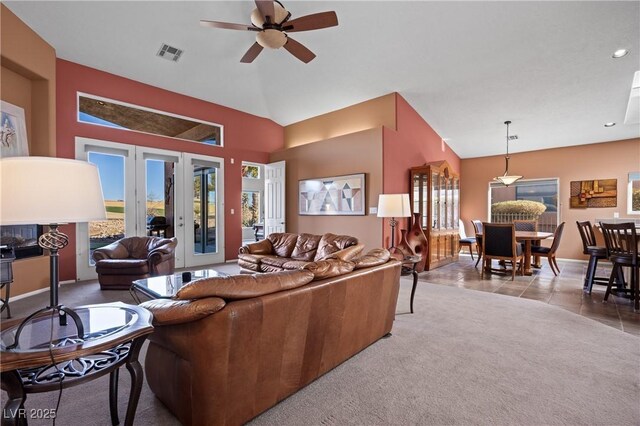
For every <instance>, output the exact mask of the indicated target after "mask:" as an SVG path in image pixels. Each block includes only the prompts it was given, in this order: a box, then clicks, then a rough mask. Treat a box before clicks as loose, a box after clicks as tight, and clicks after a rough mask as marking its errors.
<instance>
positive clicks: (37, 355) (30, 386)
mask: <svg viewBox="0 0 640 426" xmlns="http://www.w3.org/2000/svg"><path fill="white" fill-rule="evenodd" d="M74 311H75V312H76V314H78V316H79V317H80V319H81V321H82V325H83V326H84V330H85V338H83V339H81V338H78V335H77V330H76V328H75V326H74V325H73V324H72V323H70V324H69V325H67V326H60V325H59V322H58V321H57V315H52V314H51V313H50V312H47V313H45V314H44V315H39V316H37V317H35V318H33V319H32V321H31V322H30V323H28V324H27V325H26V326H25V327H24V328H23V329H22V332H21V334H20V338H19V341H18V345H17V347H15V348H14V349H7V347H9V346H11V345H12V344H13V343H14V340H15V334H16V329H17V328H18V324H19V321H12V322H11V323H9V324H7V323H6V322H5V323H4V324H3V329H2V331H1V332H0V351H1V353H0V355H1V356H2V364H1V365H0V382H1V385H2V389H3V390H5V391H6V392H7V394H8V400H7V402H6V404H5V406H4V410H3V416H2V425H26V424H27V417H28V414H29V413H27V412H26V411H25V409H24V403H25V401H26V399H27V394H30V393H40V392H49V391H55V390H58V389H60V386H62V388H63V389H64V388H68V387H71V386H75V385H78V384H81V383H84V382H88V381H91V380H94V379H96V378H98V377H101V376H104V375H105V374H107V373H109V374H110V380H109V408H110V415H111V422H112V424H113V425H117V424H118V423H119V419H118V409H117V395H118V371H119V369H120V367H121V366H123V365H124V366H125V367H126V368H127V370H128V371H129V374H130V375H131V390H130V394H129V403H128V407H127V413H126V418H125V425H127V426H129V425H133V419H134V417H135V412H136V408H137V406H138V399H139V398H140V392H141V391H142V384H143V377H144V373H143V371H142V367H141V365H140V362H139V361H138V355H139V353H140V348H141V347H142V344H143V343H144V340H145V339H146V338H147V336H148V335H149V334H150V333H151V332H152V331H153V326H152V325H151V319H152V316H151V313H150V312H149V311H147V310H146V309H143V308H140V307H138V306H131V305H125V304H124V303H121V302H117V303H108V304H101V305H88V306H81V307H78V308H75V309H74ZM52 331H53V340H52V343H53V347H52V348H51V349H50V339H51V333H52ZM52 359H53V362H52ZM60 377H62V378H63V379H62V383H61V382H60ZM35 411H38V412H39V413H40V412H42V413H43V414H44V415H45V416H47V417H48V418H54V417H55V416H56V415H57V413H56V412H55V409H54V408H53V407H52V408H51V409H48V410H46V409H45V410H35Z"/></svg>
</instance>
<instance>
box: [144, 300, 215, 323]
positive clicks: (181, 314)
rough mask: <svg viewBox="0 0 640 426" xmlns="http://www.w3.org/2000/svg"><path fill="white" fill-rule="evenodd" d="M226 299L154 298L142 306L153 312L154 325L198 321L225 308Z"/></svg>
mask: <svg viewBox="0 0 640 426" xmlns="http://www.w3.org/2000/svg"><path fill="white" fill-rule="evenodd" d="M225 304H226V303H225V301H224V300H222V299H220V298H219V297H207V298H204V299H198V300H169V299H154V300H148V301H146V302H144V303H142V304H141V305H140V306H141V307H143V308H145V309H148V310H149V311H151V313H152V314H153V325H155V326H163V325H172V324H182V323H185V322H191V321H197V320H199V319H200V318H204V317H206V316H209V315H211V314H214V313H216V312H218V311H219V310H221V309H222V308H224V305H225Z"/></svg>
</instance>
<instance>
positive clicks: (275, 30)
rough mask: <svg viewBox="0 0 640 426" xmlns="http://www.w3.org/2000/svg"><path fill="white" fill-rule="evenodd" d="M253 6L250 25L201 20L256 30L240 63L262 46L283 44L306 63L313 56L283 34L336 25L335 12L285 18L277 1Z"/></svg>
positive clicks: (205, 24) (217, 25)
mask: <svg viewBox="0 0 640 426" xmlns="http://www.w3.org/2000/svg"><path fill="white" fill-rule="evenodd" d="M255 2H256V6H257V9H254V11H253V12H251V24H250V25H244V24H231V23H228V22H217V21H206V20H201V21H200V25H202V26H203V27H213V28H224V29H227V30H241V31H256V32H257V33H258V34H257V35H256V42H255V43H254V44H253V45H252V46H251V47H250V48H249V50H247V53H245V54H244V56H243V57H242V59H240V62H244V63H251V62H253V60H254V59H256V57H257V56H258V55H259V54H260V52H262V49H263V48H265V47H267V48H269V49H279V48H281V47H284V48H285V49H287V50H288V51H289V53H291V54H292V55H293V56H295V57H296V58H298V59H300V60H301V61H302V62H304V63H309V62H311V60H313V58H315V57H316V55H315V54H314V53H313V52H312V51H310V50H309V49H307V48H306V47H304V46H303V45H302V44H300V43H298V42H297V41H295V40H294V39H292V38H291V37H289V35H288V34H287V33H293V32H296V31H310V30H319V29H321V28H328V27H334V26H336V25H338V16H337V15H336V12H333V11H332V12H321V13H314V14H311V15H306V16H302V17H300V18H297V19H293V20H289V18H291V12H289V11H288V10H286V9H285V8H284V6H283V5H282V3H280V2H279V1H278V0H255Z"/></svg>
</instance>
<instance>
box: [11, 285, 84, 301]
mask: <svg viewBox="0 0 640 426" xmlns="http://www.w3.org/2000/svg"><path fill="white" fill-rule="evenodd" d="M73 283H75V280H68V281H60V285H66V284H73ZM46 291H49V287H43V288H39V289H37V290H33V291H30V292H28V293H23V294H18V295H17V296H13V295H12V296H11V299H10V300H9V303H11V302H13V301H16V300H20V299H24V298H27V297H30V296H35V295H36V294H40V293H44V292H46Z"/></svg>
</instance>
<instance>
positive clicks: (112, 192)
mask: <svg viewBox="0 0 640 426" xmlns="http://www.w3.org/2000/svg"><path fill="white" fill-rule="evenodd" d="M87 157H88V161H89V162H90V163H92V164H95V165H96V166H97V167H98V172H99V174H100V183H101V185H102V194H103V196H104V204H105V210H106V211H107V220H105V221H96V222H89V251H90V255H89V259H91V254H92V253H93V251H94V250H95V249H97V248H100V247H104V246H106V245H108V244H111V243H112V242H114V241H118V240H119V239H121V238H124V236H125V227H124V226H125V217H124V207H125V201H124V198H125V197H124V185H125V181H124V160H125V158H124V157H123V156H121V155H112V154H103V153H99V152H89V153H88V156H87ZM89 262H92V261H91V260H89Z"/></svg>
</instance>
